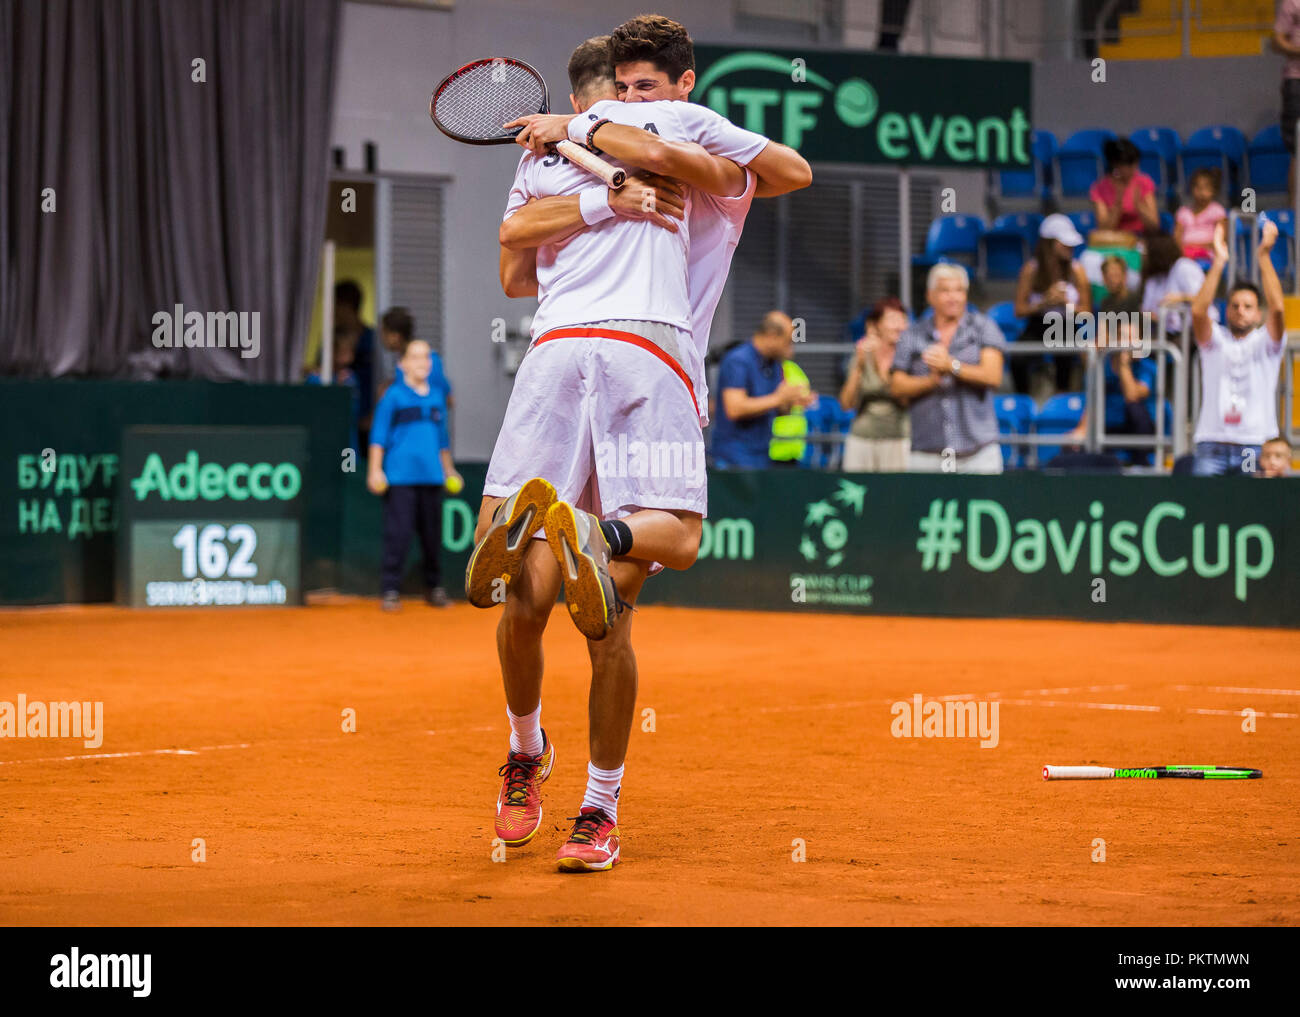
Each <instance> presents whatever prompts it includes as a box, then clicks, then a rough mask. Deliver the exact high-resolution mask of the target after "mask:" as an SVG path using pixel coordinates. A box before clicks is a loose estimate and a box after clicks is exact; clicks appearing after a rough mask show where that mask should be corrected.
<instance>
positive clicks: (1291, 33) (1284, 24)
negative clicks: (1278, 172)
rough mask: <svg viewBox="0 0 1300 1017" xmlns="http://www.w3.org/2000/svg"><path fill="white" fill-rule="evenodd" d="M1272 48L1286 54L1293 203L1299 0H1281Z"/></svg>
mask: <svg viewBox="0 0 1300 1017" xmlns="http://www.w3.org/2000/svg"><path fill="white" fill-rule="evenodd" d="M1273 48H1274V49H1276V50H1277V51H1278V52H1279V53H1282V54H1284V55H1285V56H1286V62H1285V63H1284V64H1283V65H1282V116H1281V126H1282V142H1283V144H1285V145H1286V150H1287V151H1288V152H1290V153H1291V177H1290V196H1291V201H1290V202H1289V203H1290V204H1292V205H1294V204H1295V178H1296V161H1295V125H1296V120H1297V119H1300V0H1281V2H1280V3H1279V4H1278V5H1277V22H1276V23H1275V24H1274V26H1273Z"/></svg>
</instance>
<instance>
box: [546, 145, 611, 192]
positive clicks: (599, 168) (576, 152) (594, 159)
mask: <svg viewBox="0 0 1300 1017" xmlns="http://www.w3.org/2000/svg"><path fill="white" fill-rule="evenodd" d="M555 148H556V151H558V152H559V153H560V155H562V156H564V158H566V159H568V160H569V162H571V163H573V164H574V165H575V166H581V167H582V168H583V169H585V170H586V171H587V172H588V173H591V174H593V175H594V176H598V177H600V179H601V180H603V181H605V183H606V184H607V185H608V186H610V187H612V188H614V190H618V189H619V188H620V187H622V186H623V184H625V183H626V182H627V171H626V170H622V169H619V168H618V167H617V166H611V165H610V164H609V163H607V162H606V161H605V160H604V159H602V158H601V157H600V156H598V155H596V154H594V153H593V152H591V151H589V150H588V149H585V148H583V147H582V146H581V145H575V144H574V143H573V142H572V141H557V142H556V143H555Z"/></svg>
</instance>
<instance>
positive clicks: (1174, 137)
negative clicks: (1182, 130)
mask: <svg viewBox="0 0 1300 1017" xmlns="http://www.w3.org/2000/svg"><path fill="white" fill-rule="evenodd" d="M1129 140H1130V141H1132V142H1133V144H1134V145H1136V146H1137V150H1138V151H1139V152H1141V153H1142V159H1141V165H1142V172H1143V173H1145V174H1146V175H1147V176H1149V177H1150V178H1151V179H1152V180H1154V181H1155V182H1156V190H1157V192H1159V191H1163V192H1164V194H1165V198H1166V199H1167V200H1174V201H1177V200H1178V156H1179V154H1180V153H1181V152H1182V149H1183V139H1182V138H1180V137H1179V136H1178V132H1177V131H1176V130H1174V129H1173V128H1172V127H1139V128H1138V129H1137V130H1136V131H1134V132H1133V133H1132V134H1130V135H1129Z"/></svg>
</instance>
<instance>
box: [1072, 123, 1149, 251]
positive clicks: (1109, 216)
mask: <svg viewBox="0 0 1300 1017" xmlns="http://www.w3.org/2000/svg"><path fill="white" fill-rule="evenodd" d="M1102 154H1103V155H1104V157H1105V159H1106V175H1105V176H1104V177H1102V178H1101V179H1100V180H1098V181H1097V182H1096V183H1095V184H1093V185H1092V189H1091V190H1090V191H1089V192H1088V197H1089V198H1090V199H1091V201H1092V208H1093V211H1094V212H1095V213H1096V215H1097V230H1096V232H1097V234H1099V236H1094V237H1093V238H1092V239H1091V240H1089V244H1090V245H1091V246H1093V247H1124V246H1128V247H1132V246H1133V245H1134V244H1136V243H1137V238H1138V237H1139V236H1140V235H1141V234H1143V233H1146V232H1149V231H1150V230H1158V229H1159V228H1160V211H1159V209H1157V208H1156V182H1155V181H1154V180H1152V179H1151V178H1150V177H1149V176H1147V175H1146V174H1145V173H1143V172H1142V170H1141V169H1140V165H1141V160H1142V153H1140V152H1139V151H1138V148H1137V145H1135V144H1133V142H1131V141H1129V139H1128V138H1116V139H1114V140H1112V141H1108V142H1106V144H1105V146H1104V147H1103V149H1102Z"/></svg>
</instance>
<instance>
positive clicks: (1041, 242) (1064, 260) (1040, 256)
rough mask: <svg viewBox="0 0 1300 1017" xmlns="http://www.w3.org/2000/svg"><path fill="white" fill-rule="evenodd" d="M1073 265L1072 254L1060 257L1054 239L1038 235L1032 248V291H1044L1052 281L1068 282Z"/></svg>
mask: <svg viewBox="0 0 1300 1017" xmlns="http://www.w3.org/2000/svg"><path fill="white" fill-rule="evenodd" d="M1073 265H1074V258H1073V256H1071V255H1069V254H1067V255H1066V256H1065V257H1061V255H1060V254H1058V253H1057V250H1056V241H1055V240H1053V239H1052V238H1051V237H1039V238H1038V246H1037V247H1036V248H1035V249H1034V281H1033V288H1034V292H1035V293H1046V292H1047V291H1048V290H1049V289H1051V288H1052V284H1053V283H1058V282H1069V281H1070V279H1071V277H1072V276H1073V275H1074V271H1073V267H1072V266H1073Z"/></svg>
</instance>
